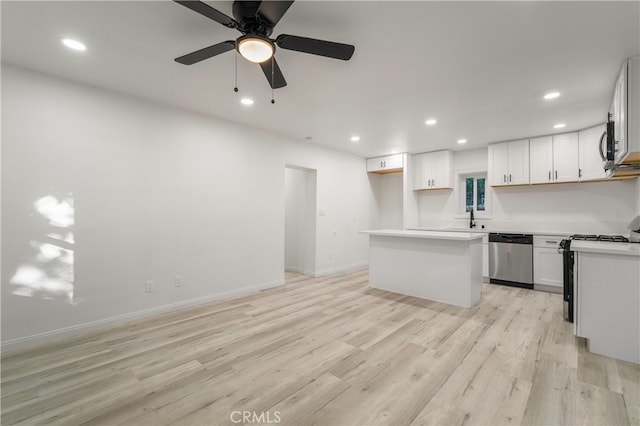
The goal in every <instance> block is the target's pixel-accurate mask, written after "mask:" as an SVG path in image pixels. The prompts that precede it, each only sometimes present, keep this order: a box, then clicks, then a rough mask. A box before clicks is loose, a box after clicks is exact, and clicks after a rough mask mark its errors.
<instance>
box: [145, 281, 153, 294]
mask: <svg viewBox="0 0 640 426" xmlns="http://www.w3.org/2000/svg"><path fill="white" fill-rule="evenodd" d="M144 292H145V293H151V292H153V281H147V282H145V283H144Z"/></svg>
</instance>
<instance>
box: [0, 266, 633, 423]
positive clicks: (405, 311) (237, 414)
mask: <svg viewBox="0 0 640 426" xmlns="http://www.w3.org/2000/svg"><path fill="white" fill-rule="evenodd" d="M1 378H2V380H1V390H2V417H1V421H2V424H3V425H10V424H64V425H79V424H87V425H107V424H108V425H113V424H127V425H159V424H177V425H195V424H198V425H202V424H205V425H233V424H241V423H247V424H251V423H263V424H274V423H278V422H279V423H280V424H286V425H316V424H317V425H319V424H322V425H409V424H411V425H413V424H416V425H418V424H446V425H458V424H459V425H462V424H465V425H470V424H473V425H489V424H500V425H504V424H527V425H533V424H535V425H540V424H545V425H546V424H567V425H574V424H599V425H618V424H620V425H625V424H636V425H637V424H640V366H638V365H635V364H630V363H626V362H622V361H617V360H614V359H611V358H606V357H602V356H598V355H594V354H591V353H588V352H587V351H586V348H585V342H584V341H583V340H582V339H578V338H576V337H574V336H573V333H572V327H571V325H570V324H568V323H565V322H564V321H563V319H562V296H561V295H558V294H550V293H542V292H534V291H530V290H523V289H516V288H510V287H504V286H497V285H491V284H485V285H484V287H483V293H482V301H481V303H480V304H479V305H478V306H476V307H474V308H471V309H464V308H458V307H455V306H451V305H446V304H442V303H436V302H431V301H425V300H421V299H416V298H412V297H406V296H402V295H398V294H394V293H388V292H384V291H381V290H375V289H371V288H369V287H368V274H367V271H361V272H357V273H353V274H348V275H343V276H337V277H328V278H318V279H312V278H308V277H304V276H301V275H297V274H287V284H286V285H285V286H283V287H280V288H277V289H271V290H266V291H262V292H259V293H255V294H251V295H246V296H242V297H237V298H234V299H230V300H225V301H220V302H216V303H212V304H209V305H206V306H200V307H197V308H193V309H188V310H183V311H179V312H173V313H169V314H165V315H161V316H158V317H154V318H151V319H147V320H142V321H138V322H135V323H130V324H127V325H125V326H119V327H113V328H110V329H106V330H103V331H100V332H95V333H90V334H85V335H83V336H79V337H73V338H67V339H64V340H60V341H57V342H53V343H49V344H46V345H41V346H39V347H34V348H31V349H29V350H23V351H19V352H18V351H16V352H8V353H3V354H2V375H1ZM243 412H246V413H243ZM243 415H244V416H248V417H245V418H244V421H243Z"/></svg>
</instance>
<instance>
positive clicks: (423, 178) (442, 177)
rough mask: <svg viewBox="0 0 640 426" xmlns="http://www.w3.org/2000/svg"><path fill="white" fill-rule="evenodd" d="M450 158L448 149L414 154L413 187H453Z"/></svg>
mask: <svg viewBox="0 0 640 426" xmlns="http://www.w3.org/2000/svg"><path fill="white" fill-rule="evenodd" d="M452 159H453V153H452V152H451V151H448V150H444V151H435V152H425V153H424V154H416V155H414V156H413V179H414V181H413V184H414V189H442V188H453V173H452V167H451V163H452Z"/></svg>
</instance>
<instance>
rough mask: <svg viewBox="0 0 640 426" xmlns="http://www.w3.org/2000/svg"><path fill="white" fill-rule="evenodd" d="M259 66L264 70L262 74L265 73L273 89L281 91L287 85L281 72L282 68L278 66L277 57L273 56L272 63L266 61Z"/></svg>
mask: <svg viewBox="0 0 640 426" xmlns="http://www.w3.org/2000/svg"><path fill="white" fill-rule="evenodd" d="M258 65H260V68H262V72H264V76H265V77H267V80H268V81H269V85H270V86H271V88H273V89H279V88H281V87H284V86H286V85H287V81H286V80H285V79H284V75H282V71H280V67H279V66H278V62H277V61H276V58H275V56H272V57H271V60H270V61H264V62H262V63H260V64H258ZM272 65H273V67H272ZM272 71H273V73H272Z"/></svg>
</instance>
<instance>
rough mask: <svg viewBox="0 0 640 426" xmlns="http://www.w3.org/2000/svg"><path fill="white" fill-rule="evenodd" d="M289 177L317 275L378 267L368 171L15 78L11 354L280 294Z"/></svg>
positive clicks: (6, 265)
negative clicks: (161, 315)
mask: <svg viewBox="0 0 640 426" xmlns="http://www.w3.org/2000/svg"><path fill="white" fill-rule="evenodd" d="M286 164H295V165H298V166H301V167H307V168H310V169H315V170H317V202H318V208H319V209H322V210H323V211H324V213H325V215H324V216H322V217H318V223H317V234H316V238H317V252H316V261H317V265H316V273H318V274H320V273H332V272H339V271H343V270H349V269H354V268H357V267H362V266H364V265H366V263H367V260H368V240H367V237H366V236H365V235H361V234H359V233H358V231H360V230H363V229H368V228H369V227H370V225H369V223H370V216H371V205H372V204H373V195H372V191H371V187H370V185H369V181H368V179H367V176H366V173H364V167H365V166H364V160H363V159H361V158H358V157H355V156H352V155H349V154H345V153H340V152H338V151H333V150H329V149H323V148H319V147H316V146H313V145H309V144H303V143H299V142H294V141H287V140H284V139H283V138H281V137H278V136H275V135H272V134H268V133H265V132H261V131H257V130H252V129H249V128H245V127H241V126H237V125H234V124H231V123H228V122H224V121H221V120H216V119H213V118H210V117H206V116H201V115H197V114H193V113H190V112H186V111H182V110H178V109H175V108H170V107H165V106H162V105H159V104H155V103H152V102H148V101H145V100H140V99H136V98H132V97H128V96H124V95H121V94H116V93H112V92H108V91H103V90H100V89H95V88H91V87H87V86H82V85H77V84H74V83H71V82H67V81H62V80H59V79H56V78H52V77H49V76H45V75H42V74H37V73H32V72H30V71H25V70H22V69H18V68H14V67H11V66H5V65H3V68H2V219H3V223H2V277H1V278H2V342H3V347H10V346H14V345H18V344H21V343H25V342H27V343H28V342H34V341H35V340H38V339H45V338H50V337H52V336H54V335H56V334H68V333H72V332H77V331H81V330H85V329H90V328H94V327H97V326H101V325H105V324H109V323H113V322H117V321H123V320H128V319H132V318H136V317H140V316H144V315H149V314H153V313H157V312H160V311H163V310H168V309H174V308H177V307H180V306H185V305H189V304H195V303H202V302H205V301H208V300H213V299H216V298H220V297H225V296H229V295H232V294H237V293H241V292H246V291H252V290H256V289H260V288H265V287H271V286H276V285H279V284H282V282H283V271H284V216H285V211H284V210H285V189H284V168H285V165H286ZM47 197H48V198H47ZM38 200H40V202H38ZM56 215H58V216H60V217H58V218H56V217H55V216H56ZM69 217H72V218H73V223H72V224H69V223H68V219H69ZM65 220H67V223H65ZM52 222H53V224H52ZM61 223H62V224H63V225H65V226H66V227H62V226H60V224H61ZM61 240H64V241H61ZM21 267H22V269H21ZM18 271H21V276H19V277H17V278H16V274H17V272H18ZM176 275H180V276H182V278H183V282H184V286H183V287H175V286H174V277H175V276H176ZM147 280H153V282H154V291H153V292H152V293H145V292H144V283H145V281H147ZM69 285H72V293H71V292H70V291H69V288H68V287H69ZM16 292H18V293H22V294H31V295H30V296H27V295H23V296H17V295H15V294H14V293H16Z"/></svg>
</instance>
